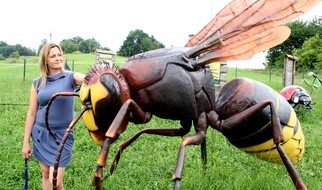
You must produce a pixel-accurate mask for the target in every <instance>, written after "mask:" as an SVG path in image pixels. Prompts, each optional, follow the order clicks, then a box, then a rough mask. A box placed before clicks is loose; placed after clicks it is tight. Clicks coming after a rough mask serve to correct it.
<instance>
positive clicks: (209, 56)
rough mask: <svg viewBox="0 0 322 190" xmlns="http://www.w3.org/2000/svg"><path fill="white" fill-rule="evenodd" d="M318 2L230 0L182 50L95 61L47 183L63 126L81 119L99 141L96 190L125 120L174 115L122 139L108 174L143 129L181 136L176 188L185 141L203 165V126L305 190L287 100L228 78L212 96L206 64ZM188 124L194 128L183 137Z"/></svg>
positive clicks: (246, 54)
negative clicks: (168, 124) (166, 124)
mask: <svg viewBox="0 0 322 190" xmlns="http://www.w3.org/2000/svg"><path fill="white" fill-rule="evenodd" d="M317 3H319V0H283V1H277V0H234V1H232V2H231V3H230V4H228V5H227V6H226V7H225V8H223V10H221V11H220V12H219V13H218V14H217V15H216V17H215V18H214V19H213V20H211V22H210V23H208V24H207V25H206V26H205V27H204V28H203V29H202V30H201V31H200V32H199V33H198V34H196V35H195V36H194V37H192V38H191V39H190V40H189V41H188V43H187V44H186V46H185V47H182V48H163V49H158V50H153V51H149V52H144V53H141V54H137V55H135V56H132V57H130V58H129V59H128V60H127V61H126V63H125V64H124V65H123V66H122V67H121V68H120V69H116V68H115V67H114V66H110V65H109V64H105V63H99V64H96V65H94V66H93V67H92V68H91V69H90V70H89V72H88V73H87V75H86V78H85V81H84V83H83V84H82V86H81V89H80V92H79V96H80V100H81V102H82V110H81V111H80V113H79V114H78V115H77V116H76V117H75V119H74V120H73V121H72V123H71V124H70V126H69V128H68V129H67V131H66V134H65V136H64V138H63V140H62V142H61V145H60V149H59V150H58V154H57V159H56V164H55V172H54V176H53V182H54V183H53V184H54V188H55V180H56V175H57V168H58V163H59V158H60V153H61V152H62V149H63V146H64V143H65V140H66V138H67V136H68V135H69V132H70V130H71V129H72V128H73V127H74V125H75V123H76V122H77V121H78V120H79V119H80V118H81V117H82V118H83V120H84V122H85V125H86V127H87V129H88V131H89V133H90V135H91V137H92V139H93V141H94V142H95V143H97V144H98V145H100V146H101V151H100V153H99V157H98V162H97V163H98V166H97V169H96V172H95V176H94V179H93V185H94V186H95V187H96V188H97V189H101V188H102V177H103V169H104V167H105V166H106V160H107V157H108V153H109V149H110V146H111V145H112V144H113V143H114V142H115V141H116V140H117V139H118V137H119V135H121V134H122V133H123V132H124V131H125V130H126V127H127V125H128V123H129V122H132V123H135V124H143V123H147V122H149V121H150V120H151V118H152V115H155V116H157V117H159V118H163V119H171V120H178V121H180V124H181V127H180V128H146V129H143V130H142V131H139V132H138V133H137V134H135V135H134V136H132V137H131V138H129V139H128V140H126V141H124V142H122V143H121V144H120V145H119V151H118V153H117V155H116V157H115V159H114V162H113V164H112V166H111V168H110V173H111V174H112V173H113V171H114V169H115V167H116V165H117V163H118V161H119V159H120V157H121V153H122V151H123V150H124V149H125V148H126V147H128V146H129V145H131V143H132V142H133V141H135V140H136V139H137V138H138V137H140V136H141V135H142V134H154V135H162V136H184V137H183V140H182V142H181V144H180V148H179V153H178V159H177V164H176V166H175V170H174V174H173V176H172V179H173V181H174V189H179V188H180V181H181V178H182V172H183V164H184V157H185V156H186V154H185V149H186V147H187V146H189V145H201V154H202V159H203V161H204V164H205V163H206V132H207V129H208V126H210V127H212V128H214V129H216V130H218V131H220V132H221V133H222V134H223V135H224V136H225V137H226V138H227V139H228V140H229V141H230V142H231V143H232V144H233V145H234V146H236V147H238V148H239V149H241V150H243V151H246V152H247V153H249V154H251V155H254V156H256V157H258V158H260V159H263V160H266V161H270V162H274V163H280V164H284V165H285V167H286V168H287V171H288V173H289V175H290V177H291V179H292V181H293V183H294V185H295V187H296V188H297V189H306V186H305V184H304V183H303V182H302V180H301V179H300V177H299V175H298V173H297V171H296V169H295V167H294V165H293V164H296V163H297V162H298V161H299V160H300V159H301V158H302V156H303V153H304V135H303V133H302V129H301V126H300V122H299V121H298V119H297V117H296V113H295V112H294V110H293V109H292V107H291V106H290V104H289V103H288V102H287V101H286V100H285V98H283V97H282V96H281V95H280V94H279V93H277V92H275V91H274V90H273V89H271V88H270V87H268V86H266V85H265V84H262V83H260V82H257V81H254V80H251V79H246V78H237V79H234V80H232V81H230V82H228V83H227V84H226V85H224V86H223V87H222V88H221V90H220V92H219V94H218V97H217V98H215V89H214V81H213V78H212V74H211V72H210V69H209V67H208V65H207V64H209V63H212V62H216V61H226V60H233V59H235V60H236V59H248V58H250V57H252V56H253V54H255V53H257V52H260V51H262V50H265V49H268V48H271V47H274V46H276V45H278V44H280V43H282V42H283V41H284V40H286V39H287V38H288V37H289V35H290V29H289V28H288V27H286V26H283V24H285V23H286V22H288V21H290V20H292V19H295V18H297V17H298V16H300V15H301V14H303V13H304V12H305V11H307V10H309V9H310V8H312V7H313V6H315V5H316V4H317ZM75 95H77V94H73V93H64V92H63V93H58V94H56V95H54V96H53V98H52V99H51V101H50V103H51V102H52V101H53V100H54V99H55V98H56V97H57V96H75ZM48 110H49V108H48ZM192 123H193V126H194V128H195V131H196V133H195V134H194V135H190V136H185V135H186V134H188V133H189V132H190V129H191V127H192ZM48 129H49V130H50V127H49V126H48Z"/></svg>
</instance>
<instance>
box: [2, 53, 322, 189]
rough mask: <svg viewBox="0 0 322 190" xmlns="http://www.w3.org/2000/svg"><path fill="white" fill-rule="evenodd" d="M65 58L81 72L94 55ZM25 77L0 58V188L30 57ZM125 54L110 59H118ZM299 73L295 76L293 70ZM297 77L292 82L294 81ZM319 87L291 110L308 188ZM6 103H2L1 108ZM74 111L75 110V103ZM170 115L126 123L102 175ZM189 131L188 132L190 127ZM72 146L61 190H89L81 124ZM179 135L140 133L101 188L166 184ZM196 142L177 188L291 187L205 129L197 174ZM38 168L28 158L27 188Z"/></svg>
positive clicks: (92, 161)
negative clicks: (308, 105)
mask: <svg viewBox="0 0 322 190" xmlns="http://www.w3.org/2000/svg"><path fill="white" fill-rule="evenodd" d="M65 56H66V59H67V61H68V63H72V60H73V61H74V70H75V71H79V72H87V71H88V68H89V67H90V66H91V65H93V64H94V62H95V56H94V54H91V55H84V54H67V55H65ZM26 60H27V64H26V75H25V77H23V71H24V68H23V59H20V60H18V61H15V62H13V61H1V62H0V73H1V75H0V89H1V92H0V103H1V104H2V105H0V125H1V130H0V145H1V154H0V189H3V190H9V189H10V190H11V189H22V188H23V183H24V161H23V158H22V156H21V148H22V139H23V130H24V121H25V116H26V113H27V109H28V107H27V106H25V104H27V103H28V99H29V89H30V85H31V80H32V79H33V78H35V77H37V76H38V74H39V72H38V64H37V58H35V57H28V58H26ZM124 61H125V58H122V57H117V58H116V62H118V63H122V62H124ZM298 75H299V74H298ZM298 75H297V78H296V83H297V84H298V83H299V81H300V80H301V78H300V76H298ZM235 76H236V73H235V69H230V70H229V71H228V79H229V80H230V79H233V78H235ZM237 76H238V77H249V78H253V79H256V80H259V81H261V82H264V83H266V84H267V85H269V86H271V87H272V88H274V89H275V90H276V91H280V90H281V89H282V72H279V73H277V72H276V73H274V74H272V75H271V76H269V74H268V72H267V71H262V70H256V71H254V70H238V72H237ZM321 95H322V89H319V90H318V91H316V92H315V93H314V94H313V95H312V98H313V102H315V109H314V111H312V112H305V114H304V113H299V114H298V118H299V119H300V121H301V124H302V128H303V131H304V134H305V138H306V139H305V140H306V153H305V154H304V157H303V159H302V161H301V162H300V163H299V164H298V165H296V168H297V170H298V172H299V174H300V176H301V178H302V179H303V181H304V182H305V184H306V185H307V187H308V189H312V190H313V189H314V190H315V189H321V187H322V160H321V158H322V147H321V145H322V139H321V126H322V106H321V104H322V101H321V100H320V98H319V97H320V96H321ZM4 103H8V104H9V105H3V104H4ZM75 111H79V102H78V103H77V107H76V110H75ZM178 126H179V123H178V122H175V121H171V120H162V119H158V118H154V119H152V121H151V122H149V123H148V124H145V125H134V124H130V125H129V126H128V127H127V130H126V131H125V132H124V133H123V134H122V135H121V136H120V139H119V140H118V141H117V142H115V143H114V144H113V145H112V146H111V149H110V154H109V157H108V160H107V162H108V165H107V167H106V169H105V174H106V173H107V171H108V169H109V166H110V164H111V162H112V160H113V157H114V156H115V154H116V150H117V145H118V144H119V143H120V142H122V140H125V139H126V138H128V137H130V136H131V135H133V134H134V133H136V132H137V131H139V130H141V129H143V128H147V127H178ZM190 133H191V134H193V133H194V130H192V131H191V132H190ZM75 139H76V140H75V146H74V149H73V158H72V164H71V166H70V167H68V168H67V169H66V174H65V178H64V181H65V188H66V189H93V187H92V186H91V180H92V177H93V173H94V171H95V168H96V161H97V157H98V153H99V147H98V146H97V145H96V144H94V143H93V142H92V140H91V139H90V137H89V135H88V132H87V129H86V128H85V126H84V124H83V122H82V121H80V122H79V123H78V124H77V125H76V126H75ZM180 142H181V138H180V137H161V136H149V135H143V136H142V137H141V138H139V139H138V140H137V141H136V142H135V143H133V145H132V146H130V147H128V148H127V149H126V150H125V151H124V152H123V154H122V158H121V160H120V163H119V165H118V167H117V168H116V171H115V172H114V174H113V175H112V176H110V177H109V178H108V179H106V180H105V181H104V189H122V190H123V189H124V190H125V189H131V190H132V189H149V190H151V189H155V190H159V189H172V188H173V182H172V181H171V176H172V173H173V170H174V166H175V164H176V159H177V154H178V148H179V144H180ZM199 149H200V148H199V146H190V147H188V148H187V150H186V160H185V166H184V171H183V179H182V183H181V187H182V189H184V190H195V189H205V190H208V189H236V190H237V189H238V190H239V189H240V190H244V189H254V190H258V189H277V190H279V189H283V190H284V189H294V186H293V184H292V181H291V179H290V177H289V175H288V173H287V171H286V169H285V167H283V166H282V165H275V164H271V163H268V162H265V161H261V160H259V159H256V158H254V157H251V156H248V155H247V154H246V153H244V152H242V151H240V150H239V149H237V148H235V147H233V146H232V145H231V144H230V143H229V142H228V141H227V140H226V139H225V138H224V136H223V135H222V134H221V133H219V132H217V131H215V130H213V129H211V128H209V130H208V131H207V153H208V165H207V172H206V173H205V174H204V172H203V169H202V162H201V159H200V150H199ZM40 187H41V173H40V169H39V166H38V163H37V162H36V161H35V160H34V159H31V160H30V161H29V188H30V189H32V190H38V189H41V188H40Z"/></svg>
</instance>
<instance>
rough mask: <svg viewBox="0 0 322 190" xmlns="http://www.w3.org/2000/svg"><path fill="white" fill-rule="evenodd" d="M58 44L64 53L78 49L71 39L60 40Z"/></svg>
mask: <svg viewBox="0 0 322 190" xmlns="http://www.w3.org/2000/svg"><path fill="white" fill-rule="evenodd" d="M59 45H60V47H61V48H62V50H63V52H64V53H73V52H75V51H79V47H78V45H77V44H76V43H75V42H74V41H73V40H72V39H67V40H62V41H61V42H60V44H59Z"/></svg>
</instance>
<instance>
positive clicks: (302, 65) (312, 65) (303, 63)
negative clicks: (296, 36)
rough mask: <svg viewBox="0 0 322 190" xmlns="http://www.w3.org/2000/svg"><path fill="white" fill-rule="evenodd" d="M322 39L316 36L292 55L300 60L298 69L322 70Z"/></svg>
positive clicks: (297, 64)
mask: <svg viewBox="0 0 322 190" xmlns="http://www.w3.org/2000/svg"><path fill="white" fill-rule="evenodd" d="M321 44H322V38H321V37H320V36H319V35H318V34H316V35H315V36H313V37H311V38H309V39H308V40H306V41H305V42H304V43H303V46H302V48H301V49H297V50H294V51H293V52H292V53H293V55H295V56H296V57H297V58H298V61H297V63H296V69H309V70H321V69H322V48H321Z"/></svg>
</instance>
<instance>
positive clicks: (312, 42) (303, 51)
mask: <svg viewBox="0 0 322 190" xmlns="http://www.w3.org/2000/svg"><path fill="white" fill-rule="evenodd" d="M286 25H287V26H288V27H289V28H290V29H291V31H292V32H291V35H290V37H289V38H288V39H287V40H286V41H284V42H283V43H281V44H280V45H278V46H275V47H273V48H271V49H269V50H268V52H267V56H266V62H265V63H264V64H265V67H266V68H270V69H281V68H283V66H284V56H285V55H286V54H289V55H293V56H295V57H296V58H297V63H296V69H303V68H305V69H306V70H320V69H322V48H321V44H322V17H319V18H314V19H313V20H312V21H300V20H295V21H293V22H289V23H287V24H286ZM45 43H47V40H43V41H42V42H41V44H40V45H39V48H38V50H37V52H36V51H35V50H31V49H29V48H26V47H23V46H21V45H20V44H17V45H8V44H7V43H5V42H3V41H0V60H1V59H6V58H17V57H19V56H35V55H37V54H38V52H39V50H40V48H41V47H42V46H43V45H44V44H45ZM59 45H60V46H61V47H62V49H63V51H64V53H73V52H81V53H91V52H93V51H94V50H95V49H97V48H99V49H104V50H110V49H109V48H107V47H101V45H100V43H99V42H97V41H96V40H95V39H94V38H91V39H83V38H81V37H79V36H76V37H74V38H71V39H64V40H62V41H61V42H60V44H59ZM164 47H165V46H164V45H163V44H162V43H161V42H159V41H158V40H156V39H155V38H154V36H153V35H151V36H150V35H148V34H146V33H145V32H144V31H143V30H139V29H137V30H133V31H130V32H129V34H128V36H127V37H126V39H125V40H124V41H123V44H122V45H121V47H120V49H119V50H118V51H117V54H118V55H120V56H126V57H129V56H132V55H135V54H138V53H141V52H146V51H150V50H154V49H159V48H164Z"/></svg>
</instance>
